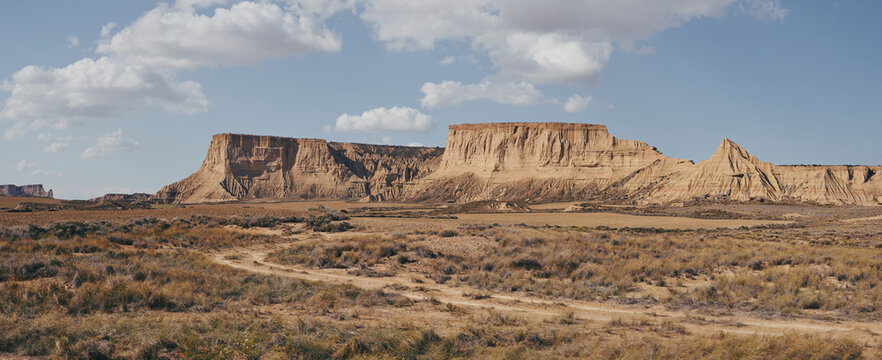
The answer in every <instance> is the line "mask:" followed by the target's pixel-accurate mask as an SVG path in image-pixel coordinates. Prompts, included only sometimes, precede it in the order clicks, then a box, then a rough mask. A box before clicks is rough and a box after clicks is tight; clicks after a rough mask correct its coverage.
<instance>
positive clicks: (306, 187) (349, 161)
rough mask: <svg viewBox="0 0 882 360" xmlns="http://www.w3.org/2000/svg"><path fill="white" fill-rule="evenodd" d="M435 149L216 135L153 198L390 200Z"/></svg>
mask: <svg viewBox="0 0 882 360" xmlns="http://www.w3.org/2000/svg"><path fill="white" fill-rule="evenodd" d="M442 152H443V149H436V148H419V147H405V146H382V145H366V144H350V143H333V142H327V141H324V140H317V139H294V138H281V137H274V136H251V135H236V134H220V135H215V136H214V137H213V138H212V141H211V145H210V146H209V149H208V154H207V155H206V157H205V161H204V162H203V163H202V167H201V168H200V169H199V171H197V172H196V173H194V174H193V175H190V176H189V177H187V178H186V179H184V180H181V181H178V182H176V183H173V184H171V185H168V186H166V187H164V188H163V189H162V190H160V191H159V192H158V193H157V194H156V195H155V196H154V198H155V199H157V200H159V201H168V202H178V203H197V202H223V201H231V200H253V199H298V200H300V199H366V200H390V199H393V198H396V197H398V196H399V194H400V192H401V190H402V188H403V187H405V186H406V185H407V184H409V183H410V182H413V181H414V180H416V179H418V178H420V177H423V176H425V175H426V174H428V173H429V172H431V171H432V169H434V167H435V166H437V163H438V159H439V158H440V155H441V153H442Z"/></svg>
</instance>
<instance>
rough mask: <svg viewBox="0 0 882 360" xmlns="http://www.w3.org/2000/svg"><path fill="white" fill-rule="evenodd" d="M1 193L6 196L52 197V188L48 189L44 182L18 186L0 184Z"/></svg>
mask: <svg viewBox="0 0 882 360" xmlns="http://www.w3.org/2000/svg"><path fill="white" fill-rule="evenodd" d="M0 195H6V196H31V197H44V198H52V197H53V194H52V190H49V191H46V190H45V189H43V185H42V184H33V185H22V186H16V185H13V184H7V185H0Z"/></svg>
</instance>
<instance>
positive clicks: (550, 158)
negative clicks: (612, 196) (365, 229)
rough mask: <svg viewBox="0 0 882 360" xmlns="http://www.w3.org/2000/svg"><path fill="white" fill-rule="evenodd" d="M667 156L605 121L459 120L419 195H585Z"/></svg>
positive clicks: (463, 198)
mask: <svg viewBox="0 0 882 360" xmlns="http://www.w3.org/2000/svg"><path fill="white" fill-rule="evenodd" d="M660 159H665V157H664V155H662V154H661V153H659V152H658V151H656V149H655V148H654V147H651V146H649V145H647V144H645V143H643V142H640V141H632V140H622V139H617V138H615V137H613V136H612V135H610V134H609V132H607V129H606V126H603V125H593V124H564V123H497V124H468V125H452V126H450V132H449V134H448V136H447V147H446V150H445V152H444V155H443V156H442V158H441V164H440V166H439V168H438V170H437V171H436V172H434V173H433V174H432V175H430V176H428V177H427V178H426V179H425V181H423V183H422V184H421V185H422V188H421V189H420V190H421V191H416V192H413V193H412V194H411V195H412V197H416V198H419V199H434V200H438V199H451V198H453V199H455V200H457V201H474V200H495V199H519V200H532V201H541V200H554V199H568V198H586V197H590V196H594V195H597V194H599V193H600V192H602V191H603V190H604V189H606V188H608V187H609V185H610V184H612V183H614V182H616V181H619V180H621V179H623V178H624V177H626V176H628V175H629V174H631V173H633V172H634V171H636V170H638V169H641V168H644V167H646V166H648V165H650V164H652V163H653V162H655V161H658V160H660Z"/></svg>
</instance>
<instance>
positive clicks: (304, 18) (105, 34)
mask: <svg viewBox="0 0 882 360" xmlns="http://www.w3.org/2000/svg"><path fill="white" fill-rule="evenodd" d="M226 2H227V1H225V0H179V1H177V2H175V3H174V4H171V5H170V4H168V3H159V4H158V5H157V6H156V7H155V8H153V9H152V10H150V11H148V12H146V13H144V14H143V15H142V16H141V17H139V18H138V19H137V20H135V21H134V22H132V23H131V24H129V25H128V26H124V27H122V28H119V30H118V31H116V29H117V28H118V27H117V25H116V24H115V23H108V24H106V25H105V26H104V27H102V29H101V33H100V40H99V41H98V46H97V48H96V52H97V53H98V56H97V57H95V58H91V57H89V58H84V59H82V60H79V61H77V62H75V63H73V64H70V65H67V66H63V67H57V68H56V67H41V66H26V67H24V68H22V69H21V70H19V71H18V72H16V73H15V74H13V75H12V77H11V78H10V79H7V80H6V81H5V82H3V83H2V87H0V90H2V91H5V92H9V93H10V96H9V97H8V98H7V100H6V102H5V104H4V105H3V107H2V108H0V117H3V118H6V119H11V120H16V122H15V123H14V124H13V125H12V126H11V127H10V128H8V129H6V130H5V131H4V133H3V137H4V139H15V138H18V137H21V136H23V135H25V134H26V133H28V132H30V131H34V130H39V129H42V128H45V127H47V126H54V127H56V128H64V127H66V126H68V125H70V124H71V123H74V122H79V121H82V119H87V118H114V117H119V116H121V115H125V114H126V113H129V112H131V111H138V110H141V109H144V108H159V109H163V110H165V111H167V112H170V113H183V114H193V113H199V112H204V111H206V110H207V108H208V100H207V99H206V97H205V95H204V94H203V92H202V86H201V85H200V84H199V83H196V82H193V81H181V80H178V79H177V75H178V74H179V73H180V71H181V70H182V69H194V68H199V67H206V66H223V65H245V64H257V63H261V62H264V61H268V60H273V59H279V58H283V57H289V56H296V55H305V54H309V53H314V52H320V51H326V52H334V51H339V50H340V47H341V40H340V38H339V36H337V35H336V34H334V33H333V32H331V31H330V30H328V29H327V28H326V27H325V26H324V23H323V19H324V17H326V16H330V15H331V14H333V13H334V12H336V11H339V10H341V9H343V8H346V7H351V6H352V0H346V1H341V0H332V1H319V0H301V1H291V2H273V1H238V2H235V3H234V4H232V5H230V6H229V7H216V6H218V5H221V4H225V3H226ZM68 42H69V45H70V46H71V47H73V46H78V45H79V38H76V37H74V36H71V37H69V39H68ZM61 147H62V145H60V144H59V145H57V146H55V147H53V148H52V149H55V150H57V149H61Z"/></svg>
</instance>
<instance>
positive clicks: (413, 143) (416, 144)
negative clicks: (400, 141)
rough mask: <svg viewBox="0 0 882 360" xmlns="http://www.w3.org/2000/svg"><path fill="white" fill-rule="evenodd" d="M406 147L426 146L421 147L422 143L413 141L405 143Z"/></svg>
mask: <svg viewBox="0 0 882 360" xmlns="http://www.w3.org/2000/svg"><path fill="white" fill-rule="evenodd" d="M407 146H414V147H423V146H426V145H423V143H421V142H416V141H415V142H409V143H407Z"/></svg>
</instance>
